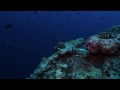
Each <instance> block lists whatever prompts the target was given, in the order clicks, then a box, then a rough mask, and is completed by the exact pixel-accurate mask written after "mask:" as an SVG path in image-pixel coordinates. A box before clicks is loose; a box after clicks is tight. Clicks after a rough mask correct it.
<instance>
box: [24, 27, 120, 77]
mask: <svg viewBox="0 0 120 90" xmlns="http://www.w3.org/2000/svg"><path fill="white" fill-rule="evenodd" d="M112 32H113V33H112ZM119 40H120V26H113V27H111V28H109V29H108V30H106V31H105V32H102V33H100V34H99V35H93V36H91V37H90V38H88V39H87V40H86V41H84V40H83V38H78V39H76V40H71V41H69V42H60V43H58V45H57V46H55V47H54V50H55V53H54V54H53V55H51V56H50V57H48V58H46V57H43V58H42V61H41V62H40V64H39V65H38V67H37V68H36V69H35V71H34V72H33V73H32V74H31V75H30V77H27V78H26V79H120V49H119V48H120V44H119V43H120V41H119ZM85 42H86V43H85Z"/></svg>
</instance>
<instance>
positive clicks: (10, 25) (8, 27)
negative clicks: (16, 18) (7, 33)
mask: <svg viewBox="0 0 120 90" xmlns="http://www.w3.org/2000/svg"><path fill="white" fill-rule="evenodd" d="M12 26H13V25H12V24H7V25H6V26H5V29H10V28H12Z"/></svg>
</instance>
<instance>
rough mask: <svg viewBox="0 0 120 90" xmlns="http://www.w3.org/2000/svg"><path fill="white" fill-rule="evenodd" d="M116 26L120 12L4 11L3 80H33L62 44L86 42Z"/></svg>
mask: <svg viewBox="0 0 120 90" xmlns="http://www.w3.org/2000/svg"><path fill="white" fill-rule="evenodd" d="M112 25H113V26H115V25H120V12H116V11H109V12H108V11H0V79H2V78H4V79H5V78H7V79H8V78H10V79H24V78H26V77H29V76H30V74H31V73H33V72H34V70H35V68H36V67H37V66H38V64H39V63H40V61H41V58H42V57H49V56H51V55H52V54H53V53H54V50H53V47H54V46H55V45H57V43H59V42H60V41H69V40H73V39H77V38H80V37H83V38H84V40H86V39H87V38H88V37H89V36H91V35H94V34H98V33H100V32H102V31H104V30H105V29H107V28H110V27H111V26H112ZM8 26H9V27H8Z"/></svg>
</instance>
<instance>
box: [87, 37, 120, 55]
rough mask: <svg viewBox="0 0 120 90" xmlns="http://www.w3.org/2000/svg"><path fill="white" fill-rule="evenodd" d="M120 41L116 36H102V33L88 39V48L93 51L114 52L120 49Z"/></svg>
mask: <svg viewBox="0 0 120 90" xmlns="http://www.w3.org/2000/svg"><path fill="white" fill-rule="evenodd" d="M119 46H120V41H119V40H117V39H116V38H108V39H106V38H101V37H100V35H94V36H91V37H90V38H89V39H87V41H86V48H87V50H88V51H90V52H91V53H103V54H114V53H116V52H117V51H118V49H119Z"/></svg>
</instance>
